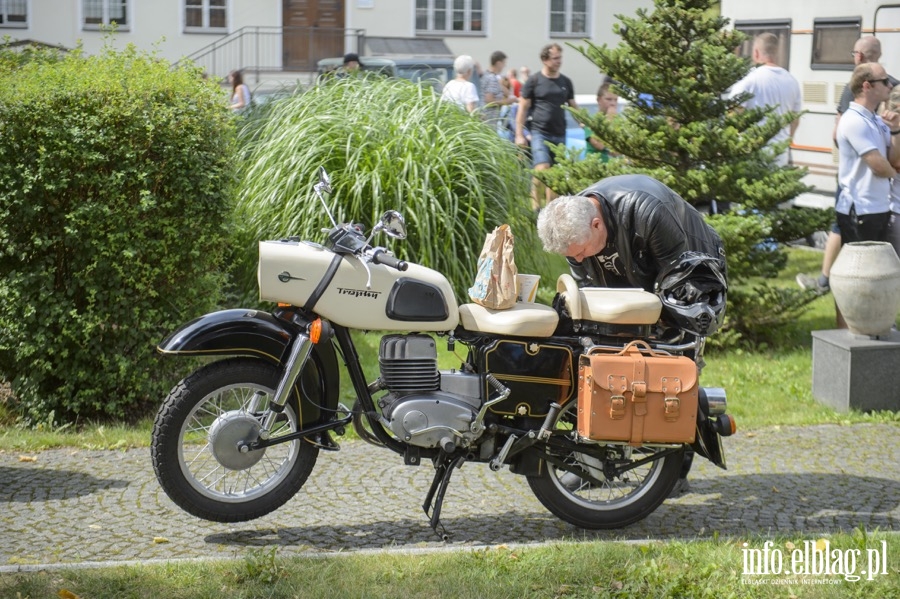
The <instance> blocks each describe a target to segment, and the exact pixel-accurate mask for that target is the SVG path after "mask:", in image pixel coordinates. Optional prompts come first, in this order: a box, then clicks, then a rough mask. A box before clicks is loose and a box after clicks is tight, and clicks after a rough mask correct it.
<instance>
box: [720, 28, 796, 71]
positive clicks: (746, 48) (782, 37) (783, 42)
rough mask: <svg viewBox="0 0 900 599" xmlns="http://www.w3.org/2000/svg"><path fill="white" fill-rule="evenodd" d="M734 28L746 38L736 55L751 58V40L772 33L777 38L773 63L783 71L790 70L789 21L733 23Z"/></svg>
mask: <svg viewBox="0 0 900 599" xmlns="http://www.w3.org/2000/svg"><path fill="white" fill-rule="evenodd" d="M734 28H735V29H736V30H737V31H740V32H741V33H746V34H747V36H748V38H747V39H745V40H744V42H743V43H742V44H741V45H740V46H739V47H738V49H737V54H738V56H741V57H743V58H753V38H755V37H756V36H757V35H759V34H760V33H773V34H775V37H777V38H778V57H777V58H776V60H775V62H776V64H778V66H780V67H781V68H783V69H788V68H790V67H789V65H790V62H791V21H790V19H788V20H782V21H735V22H734Z"/></svg>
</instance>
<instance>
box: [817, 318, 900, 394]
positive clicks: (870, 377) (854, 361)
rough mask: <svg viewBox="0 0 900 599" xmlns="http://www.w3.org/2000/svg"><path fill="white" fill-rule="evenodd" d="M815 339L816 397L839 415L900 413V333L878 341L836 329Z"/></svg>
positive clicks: (821, 333)
mask: <svg viewBox="0 0 900 599" xmlns="http://www.w3.org/2000/svg"><path fill="white" fill-rule="evenodd" d="M812 337H813V345H812V372H813V375H812V379H813V382H812V392H813V397H815V398H816V399H817V400H818V401H820V402H822V403H823V404H826V405H828V406H831V407H832V408H834V409H835V410H838V411H839V412H848V411H849V410H850V408H854V409H857V410H862V411H871V410H900V333H898V332H897V331H891V332H890V333H889V334H887V335H882V337H881V338H880V339H878V340H874V339H870V338H868V337H865V336H860V335H854V334H853V333H851V332H850V331H848V330H847V329H836V330H830V331H813V333H812Z"/></svg>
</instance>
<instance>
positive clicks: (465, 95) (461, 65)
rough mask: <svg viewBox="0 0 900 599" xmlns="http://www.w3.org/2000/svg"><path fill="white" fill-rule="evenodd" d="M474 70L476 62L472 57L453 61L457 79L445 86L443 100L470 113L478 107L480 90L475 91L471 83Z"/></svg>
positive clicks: (462, 57) (459, 57) (463, 57)
mask: <svg viewBox="0 0 900 599" xmlns="http://www.w3.org/2000/svg"><path fill="white" fill-rule="evenodd" d="M474 68H475V61H474V60H473V59H472V57H471V56H466V55H465V54H463V55H462V56H458V57H457V58H456V60H454V61H453V71H454V72H455V73H456V77H455V78H454V79H453V81H448V82H447V85H445V86H444V91H443V92H441V99H442V100H448V101H450V102H453V103H454V104H457V105H459V106H461V107H463V108H465V109H466V110H468V111H469V112H470V113H471V112H474V111H475V108H476V107H477V106H478V90H477V89H475V84H474V83H472V82H471V81H469V79H470V78H471V77H472V70H473V69H474Z"/></svg>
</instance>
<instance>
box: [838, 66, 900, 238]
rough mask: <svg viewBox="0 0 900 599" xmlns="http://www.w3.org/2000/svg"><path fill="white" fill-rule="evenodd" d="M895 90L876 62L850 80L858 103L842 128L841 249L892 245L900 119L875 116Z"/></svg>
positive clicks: (846, 114)
mask: <svg viewBox="0 0 900 599" xmlns="http://www.w3.org/2000/svg"><path fill="white" fill-rule="evenodd" d="M891 89H892V88H891V86H890V79H888V76H887V73H886V72H885V70H884V67H883V66H881V65H880V64H878V63H877V62H870V63H864V64H860V65H858V66H857V67H856V68H855V69H854V70H853V75H852V76H851V77H850V90H851V91H852V92H853V102H851V103H850V105H849V107H848V108H847V110H846V112H844V114H843V115H842V116H841V120H840V122H839V123H838V127H837V142H838V182H839V184H840V189H841V193H840V196H839V198H838V202H837V205H836V206H835V211H836V212H837V223H838V227H840V229H841V244H842V245H843V244H845V243H850V242H854V241H886V240H887V226H888V220H889V219H890V215H891V206H890V195H891V178H892V177H896V176H897V171H896V170H895V169H894V167H893V166H892V163H894V162H897V161H898V156H897V155H898V154H900V141H897V140H898V137H897V136H898V135H900V113H897V112H893V111H890V110H888V111H885V112H884V113H883V114H882V115H881V117H879V116H877V115H876V114H875V111H876V110H877V109H878V106H879V104H881V103H882V102H885V101H887V100H888V98H889V97H890V94H891ZM895 144H896V145H895Z"/></svg>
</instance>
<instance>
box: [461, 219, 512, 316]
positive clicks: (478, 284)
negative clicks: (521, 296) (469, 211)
mask: <svg viewBox="0 0 900 599" xmlns="http://www.w3.org/2000/svg"><path fill="white" fill-rule="evenodd" d="M514 241H515V240H514V238H513V234H512V231H511V230H510V228H509V225H500V226H499V227H497V228H496V229H494V230H493V231H492V232H491V233H488V234H487V237H486V238H485V240H484V247H483V248H482V249H481V256H479V257H478V273H477V274H476V275H475V283H474V284H473V285H472V287H470V288H469V297H470V298H471V299H472V301H473V302H475V303H476V304H480V305H482V306H484V307H485V308H491V309H494V310H506V309H507V308H512V307H513V306H514V305H515V304H516V275H517V274H518V270H517V269H516V261H515V258H514V257H513V245H514Z"/></svg>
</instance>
